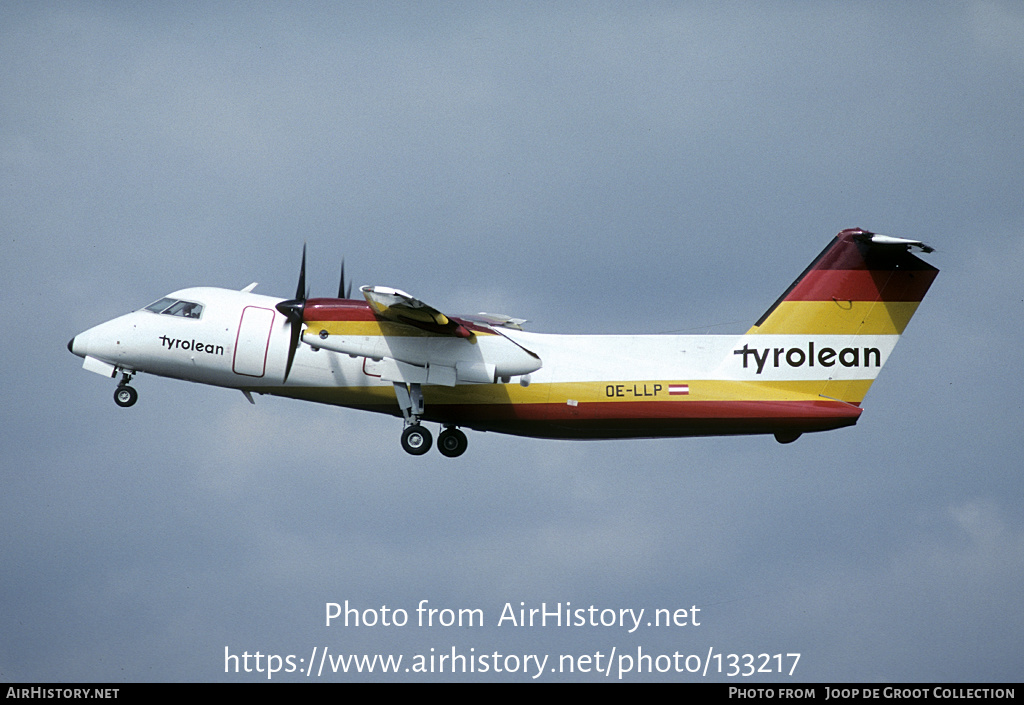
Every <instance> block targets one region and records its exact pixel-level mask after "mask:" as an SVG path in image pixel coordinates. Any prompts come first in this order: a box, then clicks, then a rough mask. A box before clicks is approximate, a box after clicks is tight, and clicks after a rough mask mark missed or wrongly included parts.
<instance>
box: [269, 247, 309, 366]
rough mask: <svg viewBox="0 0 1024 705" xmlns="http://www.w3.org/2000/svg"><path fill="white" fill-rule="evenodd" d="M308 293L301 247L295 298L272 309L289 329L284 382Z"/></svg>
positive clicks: (300, 329)
mask: <svg viewBox="0 0 1024 705" xmlns="http://www.w3.org/2000/svg"><path fill="white" fill-rule="evenodd" d="M308 297H309V292H308V291H307V290H306V245H305V243H303V245H302V265H301V266H300V267H299V285H298V286H297V287H296V289H295V298H294V299H291V300H289V301H282V302H281V303H279V304H277V306H275V307H274V308H276V309H277V310H278V311H280V312H281V314H282V315H283V316H284V317H285V318H287V319H288V323H289V325H290V326H291V328H290V329H289V331H288V361H287V362H286V363H285V366H284V381H285V382H287V381H288V375H289V374H291V371H292V363H293V362H294V361H295V351H296V350H298V349H299V338H300V337H301V335H302V317H303V314H304V313H305V309H306V299H307V298H308Z"/></svg>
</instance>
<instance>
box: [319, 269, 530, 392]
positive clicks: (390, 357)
mask: <svg viewBox="0 0 1024 705" xmlns="http://www.w3.org/2000/svg"><path fill="white" fill-rule="evenodd" d="M360 291H361V292H362V293H363V297H364V298H365V299H366V301H367V303H368V304H369V306H370V311H371V312H372V313H373V316H374V317H375V318H376V319H377V321H378V322H380V323H382V324H388V325H380V326H375V327H373V328H367V327H366V324H365V318H360V316H361V315H362V316H365V309H363V313H362V314H359V313H358V309H355V308H353V306H352V305H351V302H344V301H338V302H337V304H335V303H334V302H326V301H325V302H321V303H318V304H317V305H316V306H307V307H306V309H305V313H304V317H305V318H304V323H305V324H306V326H307V328H306V331H305V332H304V333H303V334H302V340H303V341H304V342H305V343H306V344H308V345H310V346H312V347H315V348H325V349H327V350H332V351H334V352H338V353H343V354H346V355H352V356H357V357H365V358H368V359H369V360H370V361H371V363H372V365H371V367H372V369H373V371H372V372H367V370H368V369H370V368H369V367H364V372H367V374H370V375H371V376H376V377H381V378H382V379H384V380H386V381H393V382H396V383H421V384H441V385H446V386H455V385H456V384H460V383H495V382H497V381H499V380H504V381H505V382H506V383H507V382H508V381H509V380H510V379H511V378H512V377H516V376H522V375H527V374H530V373H531V372H534V371H536V370H538V369H540V368H541V366H542V364H543V363H542V362H541V359H540V357H539V356H538V355H537V354H536V353H534V352H532V351H530V350H527V349H526V348H525V347H523V346H522V345H521V344H520V343H517V342H516V341H514V340H512V339H511V338H508V337H506V336H505V335H504V334H503V333H502V332H501V330H500V329H501V328H510V327H518V325H519V323H520V322H522V321H521V319H512V318H508V317H507V316H488V317H487V319H486V320H484V319H480V318H476V319H471V318H466V319H463V318H453V317H448V316H446V315H445V314H443V313H441V312H440V311H438V310H437V309H436V308H434V307H432V306H429V305H427V304H425V303H423V302H422V301H420V300H419V299H416V298H414V297H412V296H410V295H409V294H407V293H405V292H404V291H401V290H400V289H392V288H391V287H386V286H363V287H360ZM394 324H397V325H394ZM410 329H417V330H418V331H424V332H426V333H428V334H429V335H423V334H422V333H418V332H417V331H413V330H410ZM368 364H370V363H368Z"/></svg>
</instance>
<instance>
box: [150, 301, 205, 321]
mask: <svg viewBox="0 0 1024 705" xmlns="http://www.w3.org/2000/svg"><path fill="white" fill-rule="evenodd" d="M146 310H147V311H152V312H153V313H162V314H164V315H165V316H180V317H181V318H199V317H200V316H202V315H203V306H202V304H197V303H193V302H192V301H179V300H178V299H171V298H163V299H160V300H159V301H156V302H154V303H151V304H150V305H149V306H147V307H146Z"/></svg>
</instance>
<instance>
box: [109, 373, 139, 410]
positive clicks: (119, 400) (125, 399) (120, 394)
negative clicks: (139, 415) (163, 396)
mask: <svg viewBox="0 0 1024 705" xmlns="http://www.w3.org/2000/svg"><path fill="white" fill-rule="evenodd" d="M131 381H132V375H131V373H129V372H123V374H122V376H121V381H120V383H118V385H117V389H115V390H114V403H115V404H117V405H118V406H121V407H125V408H127V407H129V406H132V405H134V404H135V402H137V401H138V400H139V393H138V392H136V391H135V388H134V387H129V386H128V383H129V382H131Z"/></svg>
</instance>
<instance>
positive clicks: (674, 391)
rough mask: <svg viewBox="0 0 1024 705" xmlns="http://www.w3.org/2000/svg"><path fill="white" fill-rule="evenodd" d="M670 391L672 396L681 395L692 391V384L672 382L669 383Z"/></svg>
mask: <svg viewBox="0 0 1024 705" xmlns="http://www.w3.org/2000/svg"><path fill="white" fill-rule="evenodd" d="M668 393H669V395H670V396H681V395H683V394H689V393H690V385H688V384H670V385H668Z"/></svg>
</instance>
